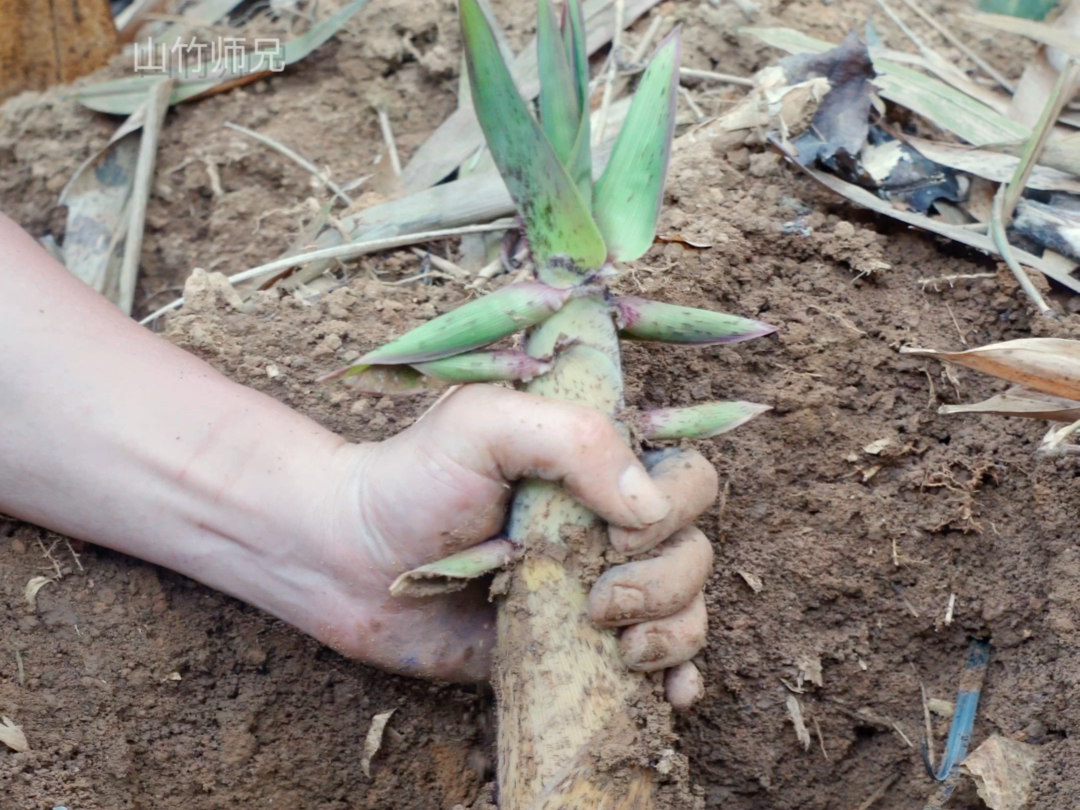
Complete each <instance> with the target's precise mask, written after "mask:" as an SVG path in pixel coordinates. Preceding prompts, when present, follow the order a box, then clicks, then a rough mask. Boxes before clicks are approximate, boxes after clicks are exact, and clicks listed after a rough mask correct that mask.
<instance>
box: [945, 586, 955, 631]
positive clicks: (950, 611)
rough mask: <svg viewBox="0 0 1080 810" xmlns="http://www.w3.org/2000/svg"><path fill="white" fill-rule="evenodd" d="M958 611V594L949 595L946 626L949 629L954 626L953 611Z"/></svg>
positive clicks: (946, 608)
mask: <svg viewBox="0 0 1080 810" xmlns="http://www.w3.org/2000/svg"><path fill="white" fill-rule="evenodd" d="M955 610H956V594H955V593H950V594H949V603H948V604H947V605H946V606H945V626H946V627H948V626H949V625H951V624H952V620H953V611H955Z"/></svg>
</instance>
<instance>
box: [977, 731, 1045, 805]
mask: <svg viewBox="0 0 1080 810" xmlns="http://www.w3.org/2000/svg"><path fill="white" fill-rule="evenodd" d="M1038 758H1039V749H1038V746H1035V745H1028V744H1027V743H1022V742H1017V741H1016V740H1011V739H1009V738H1008V737H1002V736H1001V735H999V734H995V735H994V736H992V737H990V739H988V740H987V741H986V742H984V743H983V744H982V745H980V746H979V747H978V748H976V749H975V750H974V751H973V752H972V753H970V754H968V756H967V759H965V760H964V762H963V764H962V765H961V766H960V770H962V771H963V772H964V773H966V774H968V775H969V776H971V777H972V778H973V779H974V780H975V788H976V789H977V790H978V791H979V798H981V799H982V800H983V801H984V802H986V806H987V807H989V808H990V810H1021V808H1022V807H1023V806H1024V805H1025V804H1026V803H1027V799H1028V793H1029V791H1030V790H1031V777H1032V772H1033V771H1034V769H1035V762H1036V761H1037V760H1038Z"/></svg>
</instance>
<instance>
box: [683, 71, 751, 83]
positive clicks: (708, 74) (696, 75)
mask: <svg viewBox="0 0 1080 810" xmlns="http://www.w3.org/2000/svg"><path fill="white" fill-rule="evenodd" d="M679 78H681V79H703V80H704V81H709V82H724V83H725V84H737V85H739V86H740V87H753V86H754V80H753V79H748V78H746V77H745V76H735V75H734V74H731V73H716V72H714V71H711V70H695V69H694V68H684V67H681V68H679Z"/></svg>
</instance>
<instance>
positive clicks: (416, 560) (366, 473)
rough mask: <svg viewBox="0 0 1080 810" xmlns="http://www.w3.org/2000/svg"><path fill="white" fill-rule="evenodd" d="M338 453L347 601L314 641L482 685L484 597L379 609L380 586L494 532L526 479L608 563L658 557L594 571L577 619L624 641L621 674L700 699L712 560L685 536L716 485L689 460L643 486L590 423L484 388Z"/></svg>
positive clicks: (670, 463)
mask: <svg viewBox="0 0 1080 810" xmlns="http://www.w3.org/2000/svg"><path fill="white" fill-rule="evenodd" d="M343 450H344V451H346V452H350V453H353V455H354V464H353V466H352V474H351V476H350V478H349V479H348V480H346V481H345V482H344V483H345V485H346V487H350V486H351V487H352V489H353V491H354V492H355V493H356V494H355V496H353V497H352V498H349V499H347V500H346V510H345V513H344V516H343V517H339V518H338V519H337V520H336V521H335V526H336V528H335V530H334V537H333V539H332V541H331V543H330V548H332V549H335V550H336V551H337V554H338V555H339V556H338V562H337V564H336V565H335V566H334V569H335V572H336V577H337V579H338V582H337V587H340V588H342V591H343V592H342V593H340V594H339V595H338V598H337V600H335V601H336V603H337V605H338V607H337V608H331V616H330V617H329V623H328V624H327V625H326V626H325V627H324V628H321V629H322V632H316V635H318V636H319V637H320V638H322V639H323V640H324V641H326V642H327V643H330V644H331V645H332V646H334V647H335V648H337V649H339V650H340V651H341V652H343V653H345V654H348V655H352V656H354V657H357V658H360V659H362V660H365V661H367V662H369V663H373V664H376V665H378V666H381V667H384V668H386V669H390V670H393V671H398V672H403V673H407V674H413V675H421V676H424V677H431V678H439V679H446V680H483V679H486V678H487V677H488V675H489V671H490V666H491V658H490V656H491V651H492V648H493V646H494V638H495V631H494V609H493V606H492V605H491V604H490V603H489V602H488V601H487V595H486V589H485V588H483V587H480V586H476V587H471V588H469V589H466V590H465V591H462V592H459V593H455V594H449V595H445V596H441V597H428V598H423V599H409V598H393V597H391V596H390V595H389V585H390V583H391V582H392V581H393V580H394V579H395V578H396V577H397V576H398V575H399V574H400V573H402V572H403V571H406V570H409V569H411V568H415V567H417V566H420V565H424V564H426V563H430V562H433V561H435V560H438V559H441V558H443V557H445V556H447V555H449V554H452V553H454V552H456V551H460V550H462V549H464V548H467V547H469V546H472V545H475V544H476V543H479V542H482V541H483V540H486V539H488V538H490V537H491V536H493V535H495V534H496V533H497V532H498V531H499V530H500V529H501V528H502V526H503V523H504V521H505V516H506V508H507V506H508V503H509V500H510V497H511V495H512V487H511V486H510V484H509V483H508V482H509V481H514V480H517V479H519V478H523V477H538V478H543V479H547V480H556V481H560V482H562V483H563V485H564V486H565V487H566V488H567V490H568V491H569V492H570V493H571V494H572V495H573V496H574V497H575V498H577V499H578V500H579V501H580V502H581V503H583V504H584V505H585V506H587V507H588V508H590V509H592V510H593V511H594V512H596V513H597V514H598V515H600V516H601V517H603V518H605V519H606V520H607V521H608V522H609V524H610V529H609V536H610V540H611V542H612V545H613V546H614V547H615V549H616V550H618V551H621V552H624V553H626V554H629V555H638V554H643V553H645V552H648V551H650V550H652V549H654V548H657V547H659V552H658V553H656V554H655V556H651V557H649V558H647V559H639V560H635V561H632V562H629V563H626V564H624V565H619V566H615V567H613V568H611V569H610V570H608V571H607V572H606V573H604V574H603V575H602V576H601V577H600V579H599V580H598V581H597V582H596V583H595V584H594V585H593V587H592V590H591V592H590V594H589V613H590V616H591V618H592V619H593V621H595V622H596V623H597V624H600V625H604V626H608V627H621V628H624V629H623V631H622V635H621V638H620V649H621V651H622V654H623V660H624V661H625V662H626V664H627V666H629V667H630V668H631V669H637V670H642V671H654V670H659V669H667V670H668V673H667V675H666V679H665V687H666V692H667V695H668V699H669V700H670V701H671V702H672V704H673V705H675V706H676V707H685V706H688V705H689V704H691V703H692V702H693V701H694V700H696V699H697V698H698V697H699V696H700V694H701V693H702V690H703V686H702V682H701V676H700V673H699V672H698V671H697V669H696V668H695V667H694V665H693V664H692V663H691V662H690V660H689V659H690V658H691V657H692V656H693V655H695V654H696V653H697V652H698V650H699V649H700V648H701V647H702V646H703V645H704V643H705V633H706V624H707V616H706V610H705V601H704V597H703V595H702V588H703V586H704V584H705V581H706V579H707V578H708V576H709V573H710V570H711V565H712V547H711V545H710V543H709V541H708V539H707V538H706V537H705V535H704V534H702V533H701V532H700V531H699V530H698V529H696V528H694V527H693V526H692V525H691V524H692V522H693V521H694V520H695V519H696V518H697V517H698V516H699V515H700V514H701V513H702V512H703V511H704V510H705V509H707V508H708V507H709V506H710V505H711V504H712V502H713V501H714V499H715V497H716V492H717V477H716V472H715V471H714V470H713V468H712V466H711V465H710V464H709V463H708V462H707V461H706V460H705V459H704V457H703V456H701V455H700V454H699V453H696V452H679V451H666V452H663V453H657V454H650V455H651V458H647V459H646V462H647V463H650V462H651V464H650V466H651V469H650V470H649V475H648V476H647V475H646V474H645V471H644V469H643V467H642V465H641V462H639V461H638V459H637V458H635V456H634V455H633V453H632V452H631V450H630V449H629V448H628V447H627V446H626V445H625V444H624V443H623V441H622V439H621V438H620V437H619V435H618V433H617V432H616V431H615V429H614V428H613V426H612V425H611V423H610V422H609V421H608V420H607V419H606V418H605V417H604V416H603V415H602V414H600V413H598V412H596V411H593V410H590V409H587V408H583V407H580V406H576V405H571V404H568V403H562V402H556V401H552V400H546V399H542V398H540V397H536V396H532V395H529V394H523V393H519V392H515V391H510V390H507V389H503V388H495V387H490V386H468V387H466V388H464V389H463V390H460V391H458V392H456V393H455V394H454V395H453V396H451V397H449V398H448V399H447V400H445V401H444V402H442V403H440V404H439V405H438V406H437V407H436V408H435V409H433V410H432V411H431V412H429V413H428V414H427V415H426V416H425V417H424V418H423V419H422V420H420V421H419V422H418V423H417V424H415V425H413V426H412V427H410V428H409V429H407V430H405V431H403V432H402V433H400V434H398V435H397V436H395V437H393V438H391V439H389V440H387V441H384V442H381V443H379V444H373V445H359V446H357V445H352V446H349V447H347V448H343ZM350 513H351V514H352V515H355V516H356V520H355V522H354V521H353V520H351V519H350V517H349V514H350ZM357 537H360V538H363V542H362V543H359V544H357V543H356V542H355V538H357Z"/></svg>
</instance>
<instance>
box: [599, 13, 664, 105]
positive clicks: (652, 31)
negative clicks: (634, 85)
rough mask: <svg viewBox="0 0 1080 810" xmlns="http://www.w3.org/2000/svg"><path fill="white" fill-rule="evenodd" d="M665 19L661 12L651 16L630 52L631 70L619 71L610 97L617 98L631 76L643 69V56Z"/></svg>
mask: <svg viewBox="0 0 1080 810" xmlns="http://www.w3.org/2000/svg"><path fill="white" fill-rule="evenodd" d="M665 19H667V18H666V17H664V15H663V14H658V15H657V16H655V17H653V18H652V22H650V23H649V27H648V28H647V29H646V30H645V33H644V34H643V35H642V37H641V39H640V40H639V41H638V44H637V45H636V46H635V47H634V50H633V53H631V54H630V64H631V65H632V66H633V68H632V69H631V70H624V71H620V72H619V78H618V80H617V81H616V82H615V87H614V88H613V89H612V91H611V97H612V98H617V97H618V96H621V95H622V94H623V91H624V90H626V85H627V84H628V83H629V81H630V77H631V76H636V75H637V74H638V73H641V72H642V71H643V70H644V69H645V56H646V54H648V52H649V47H650V46H651V45H652V43H653V40H654V39H656V35H657V34H658V33H660V26H662V25H663V24H664V20H665Z"/></svg>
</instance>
